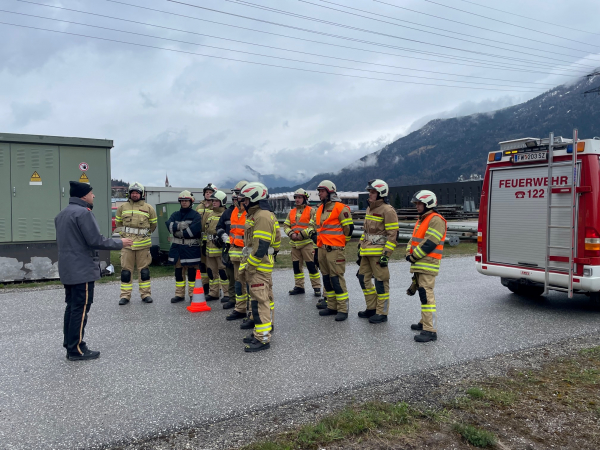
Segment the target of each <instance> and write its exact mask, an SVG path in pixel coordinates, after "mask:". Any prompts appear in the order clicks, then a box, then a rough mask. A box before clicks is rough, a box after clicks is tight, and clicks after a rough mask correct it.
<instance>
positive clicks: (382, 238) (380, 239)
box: [363, 233, 388, 245]
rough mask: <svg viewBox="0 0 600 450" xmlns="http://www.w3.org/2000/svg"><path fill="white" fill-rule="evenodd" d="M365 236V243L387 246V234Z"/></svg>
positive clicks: (365, 234) (366, 234)
mask: <svg viewBox="0 0 600 450" xmlns="http://www.w3.org/2000/svg"><path fill="white" fill-rule="evenodd" d="M363 236H364V241H365V242H370V243H371V244H375V245H385V243H386V242H387V240H388V237H387V235H385V234H368V233H364V234H363Z"/></svg>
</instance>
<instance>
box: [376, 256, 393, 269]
mask: <svg viewBox="0 0 600 450" xmlns="http://www.w3.org/2000/svg"><path fill="white" fill-rule="evenodd" d="M389 260H390V258H388V257H387V256H385V255H381V258H379V265H380V266H381V267H387V266H388V261H389Z"/></svg>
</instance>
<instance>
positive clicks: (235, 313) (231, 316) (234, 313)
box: [225, 311, 246, 320]
mask: <svg viewBox="0 0 600 450" xmlns="http://www.w3.org/2000/svg"><path fill="white" fill-rule="evenodd" d="M245 317H246V314H244V313H241V312H238V311H231V314H229V315H228V316H227V317H225V319H227V320H238V319H243V318H245Z"/></svg>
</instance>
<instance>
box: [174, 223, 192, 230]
mask: <svg viewBox="0 0 600 450" xmlns="http://www.w3.org/2000/svg"><path fill="white" fill-rule="evenodd" d="M189 227H190V224H189V223H187V222H177V229H178V230H179V231H183V230H185V229H187V228H189Z"/></svg>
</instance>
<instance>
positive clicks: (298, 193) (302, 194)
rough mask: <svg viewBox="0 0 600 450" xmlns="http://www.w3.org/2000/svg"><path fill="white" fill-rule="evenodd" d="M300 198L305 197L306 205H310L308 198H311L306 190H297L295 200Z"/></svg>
mask: <svg viewBox="0 0 600 450" xmlns="http://www.w3.org/2000/svg"><path fill="white" fill-rule="evenodd" d="M298 196H302V197H304V200H305V201H306V203H308V197H310V196H309V194H308V192H306V191H305V190H304V189H302V188H300V189H297V190H296V192H294V198H296V197H298Z"/></svg>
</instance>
